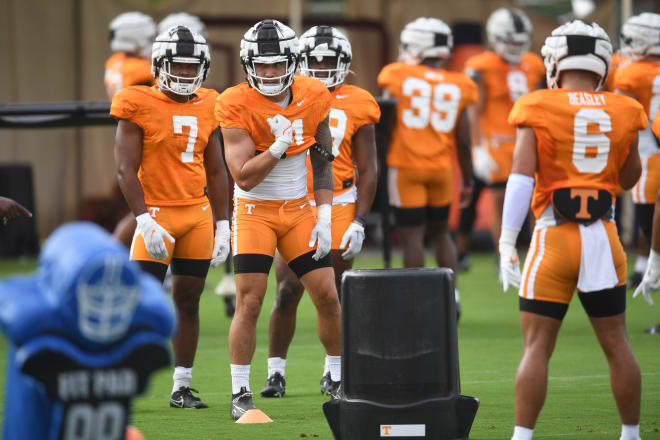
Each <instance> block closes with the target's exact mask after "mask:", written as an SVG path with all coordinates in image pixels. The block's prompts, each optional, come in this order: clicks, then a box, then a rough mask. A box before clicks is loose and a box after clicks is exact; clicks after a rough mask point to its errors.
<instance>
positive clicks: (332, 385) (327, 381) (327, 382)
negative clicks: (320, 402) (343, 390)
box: [320, 371, 341, 399]
mask: <svg viewBox="0 0 660 440" xmlns="http://www.w3.org/2000/svg"><path fill="white" fill-rule="evenodd" d="M340 384H341V382H340V381H337V382H335V381H333V380H332V379H331V378H330V372H329V371H328V372H327V373H325V374H324V375H323V377H322V378H321V384H320V385H321V394H323V395H325V396H330V397H332V398H333V399H334V398H336V397H334V395H335V394H337V393H338V390H339V385H340Z"/></svg>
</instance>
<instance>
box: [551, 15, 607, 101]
mask: <svg viewBox="0 0 660 440" xmlns="http://www.w3.org/2000/svg"><path fill="white" fill-rule="evenodd" d="M541 55H542V56H543V62H544V63H545V71H546V79H547V81H548V87H549V88H551V89H552V88H558V87H559V83H558V81H559V73H560V72H561V71H562V70H586V71H589V72H593V73H595V74H596V75H598V76H600V80H599V81H598V85H597V87H596V88H600V86H601V85H602V84H603V81H604V80H605V78H607V72H608V70H609V68H610V62H611V60H612V43H611V42H610V37H609V36H608V35H607V32H605V31H604V30H603V28H601V27H600V26H598V24H596V23H588V22H585V21H582V20H573V21H571V22H568V23H566V24H563V25H561V26H559V27H558V28H557V29H555V30H554V31H552V34H550V36H548V37H547V38H546V39H545V43H544V44H543V48H541Z"/></svg>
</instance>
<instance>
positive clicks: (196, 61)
mask: <svg viewBox="0 0 660 440" xmlns="http://www.w3.org/2000/svg"><path fill="white" fill-rule="evenodd" d="M152 61H153V64H152V72H153V74H154V76H155V77H156V78H158V84H157V85H155V86H153V87H145V86H134V87H128V88H126V89H123V90H121V91H120V92H119V93H117V95H115V97H114V99H113V101H112V107H111V109H110V114H111V115H112V116H114V117H115V118H116V119H117V120H118V121H119V124H118V127H117V137H116V146H115V148H116V157H117V178H118V180H119V186H120V188H121V190H122V192H123V193H124V197H125V198H126V202H127V203H128V205H129V207H130V208H131V211H133V214H134V215H135V216H136V220H137V229H136V231H135V235H134V237H133V243H132V244H131V259H132V260H137V261H139V262H140V265H141V266H142V268H143V270H145V271H147V272H149V273H151V274H152V275H154V276H155V277H156V278H157V279H159V280H160V281H161V282H162V281H163V279H164V278H165V272H166V271H167V266H168V264H169V265H170V266H171V268H172V275H173V277H172V297H173V299H174V304H175V305H176V309H177V312H178V318H179V328H178V331H177V333H176V335H175V336H174V338H173V341H172V343H173V346H174V352H175V355H176V359H175V370H174V387H173V389H172V395H171V398H170V406H173V407H177V408H206V407H207V405H206V404H205V403H204V402H202V401H201V400H200V399H199V398H198V397H195V396H193V394H192V393H191V390H192V389H191V388H190V381H191V379H192V367H193V361H194V359H195V351H196V349H197V338H198V336H199V299H200V296H201V294H202V290H203V289H204V281H205V279H206V274H207V272H208V269H209V262H210V263H211V264H212V265H213V266H217V265H219V264H220V263H221V262H223V261H224V260H225V259H226V258H227V255H228V254H229V237H230V230H229V221H228V220H227V173H226V171H225V165H224V161H223V159H222V154H221V152H220V135H219V133H218V130H217V124H216V122H215V117H214V115H213V108H214V105H215V98H216V97H217V96H218V93H217V92H215V91H214V90H209V89H203V88H200V85H201V83H202V81H203V80H204V79H205V78H206V75H207V74H208V70H209V64H210V56H209V50H208V47H207V45H206V42H205V40H204V38H203V37H202V36H201V35H199V34H196V33H194V32H191V31H190V29H188V28H187V27H185V26H178V27H174V28H170V29H169V30H168V31H167V32H164V33H162V34H160V35H159V36H158V37H156V41H155V42H154V45H153V51H152ZM205 188H206V193H207V194H205ZM209 206H210V208H211V209H209ZM214 218H215V225H216V228H215V241H214V238H213V229H214V228H213V224H214V221H213V219H214Z"/></svg>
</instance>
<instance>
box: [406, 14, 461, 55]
mask: <svg viewBox="0 0 660 440" xmlns="http://www.w3.org/2000/svg"><path fill="white" fill-rule="evenodd" d="M453 45H454V41H453V37H452V33H451V29H450V28H449V26H447V25H446V24H445V22H444V21H442V20H438V19H437V18H426V17H420V18H418V19H417V20H415V21H413V22H411V23H408V24H407V25H406V26H405V27H404V28H403V30H402V31H401V45H400V47H399V60H400V61H402V62H405V63H409V64H419V63H420V62H421V61H422V60H423V59H424V58H449V56H450V55H451V49H452V46H453Z"/></svg>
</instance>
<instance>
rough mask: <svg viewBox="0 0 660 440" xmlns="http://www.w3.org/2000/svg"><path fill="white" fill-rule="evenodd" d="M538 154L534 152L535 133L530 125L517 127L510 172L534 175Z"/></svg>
mask: <svg viewBox="0 0 660 440" xmlns="http://www.w3.org/2000/svg"><path fill="white" fill-rule="evenodd" d="M537 162H538V155H537V153H536V135H535V134H534V129H533V128H531V127H519V128H518V130H517V131H516V147H515V150H514V151H513V166H512V167H511V174H514V173H515V174H523V175H525V176H529V177H534V173H535V172H536V166H537Z"/></svg>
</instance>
